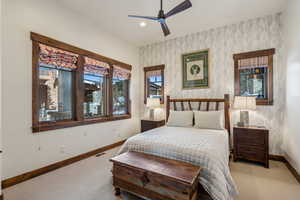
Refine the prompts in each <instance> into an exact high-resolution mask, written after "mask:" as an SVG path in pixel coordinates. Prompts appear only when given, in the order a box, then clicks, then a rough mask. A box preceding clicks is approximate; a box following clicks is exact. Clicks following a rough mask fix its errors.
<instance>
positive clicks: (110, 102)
mask: <svg viewBox="0 0 300 200" xmlns="http://www.w3.org/2000/svg"><path fill="white" fill-rule="evenodd" d="M113 70H114V68H113V66H112V65H111V66H110V69H109V75H108V79H107V98H106V99H107V108H108V109H107V111H108V112H107V114H108V116H109V117H112V116H113V88H112V87H113V84H112V81H113Z"/></svg>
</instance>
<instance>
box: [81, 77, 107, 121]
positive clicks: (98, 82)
mask: <svg viewBox="0 0 300 200" xmlns="http://www.w3.org/2000/svg"><path fill="white" fill-rule="evenodd" d="M84 88H85V91H84V117H85V118H93V117H99V116H103V115H104V99H105V96H104V91H105V90H104V76H101V75H91V74H88V73H85V74H84Z"/></svg>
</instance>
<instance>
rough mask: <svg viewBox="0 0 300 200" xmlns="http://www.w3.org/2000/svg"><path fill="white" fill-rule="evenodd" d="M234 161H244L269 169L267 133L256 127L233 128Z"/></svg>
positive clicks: (265, 130)
mask: <svg viewBox="0 0 300 200" xmlns="http://www.w3.org/2000/svg"><path fill="white" fill-rule="evenodd" d="M233 138H234V156H233V158H234V161H236V160H237V159H246V160H251V161H256V162H260V163H263V164H264V166H265V167H266V168H268V167H269V131H268V130H267V129H264V128H256V127H234V129H233Z"/></svg>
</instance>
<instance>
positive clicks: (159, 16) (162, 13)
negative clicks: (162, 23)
mask: <svg viewBox="0 0 300 200" xmlns="http://www.w3.org/2000/svg"><path fill="white" fill-rule="evenodd" d="M158 18H163V19H165V13H164V11H163V10H160V11H159V12H158Z"/></svg>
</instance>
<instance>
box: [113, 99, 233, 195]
mask: <svg viewBox="0 0 300 200" xmlns="http://www.w3.org/2000/svg"><path fill="white" fill-rule="evenodd" d="M195 103H196V104H197V108H196V109H197V110H201V109H202V108H203V104H205V105H204V109H205V110H206V111H209V110H211V109H212V110H219V108H220V107H221V106H220V104H223V108H224V118H225V128H224V129H223V130H212V129H199V128H193V127H169V126H164V127H160V128H156V129H153V130H150V131H146V132H144V133H141V134H138V135H136V136H133V137H131V138H129V139H128V140H127V141H126V142H125V143H124V144H123V146H122V147H121V149H120V151H119V154H122V153H124V152H127V151H136V152H142V153H146V154H151V155H156V156H160V157H163V158H170V159H174V160H180V161H184V162H188V163H192V164H194V165H199V166H201V167H202V168H203V169H202V173H201V175H200V178H199V183H200V184H201V186H202V187H203V189H204V190H205V191H206V192H207V193H208V194H209V196H210V198H211V199H213V200H230V199H233V198H234V197H235V196H236V195H237V193H238V192H237V188H236V185H235V183H234V181H233V179H232V177H231V174H230V170H229V165H228V164H229V155H230V153H229V152H230V148H229V147H230V139H229V138H230V117H229V96H228V95H225V96H224V99H171V98H170V97H169V96H168V97H167V106H166V117H167V119H168V117H169V113H170V109H171V107H172V109H173V110H179V109H178V105H179V107H181V110H182V111H184V110H194V109H195ZM171 104H172V105H171ZM192 104H193V106H192Z"/></svg>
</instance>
